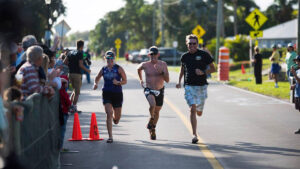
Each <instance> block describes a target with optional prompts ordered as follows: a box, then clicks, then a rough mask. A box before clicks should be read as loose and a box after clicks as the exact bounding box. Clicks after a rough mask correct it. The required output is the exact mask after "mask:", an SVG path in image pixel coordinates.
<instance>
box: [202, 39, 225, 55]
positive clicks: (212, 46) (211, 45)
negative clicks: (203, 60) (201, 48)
mask: <svg viewBox="0 0 300 169" xmlns="http://www.w3.org/2000/svg"><path fill="white" fill-rule="evenodd" d="M216 44H217V39H216V38H213V39H211V40H209V41H208V43H207V45H206V47H207V49H208V50H209V51H210V53H211V55H212V56H215V53H216ZM221 46H224V39H223V38H220V47H221Z"/></svg>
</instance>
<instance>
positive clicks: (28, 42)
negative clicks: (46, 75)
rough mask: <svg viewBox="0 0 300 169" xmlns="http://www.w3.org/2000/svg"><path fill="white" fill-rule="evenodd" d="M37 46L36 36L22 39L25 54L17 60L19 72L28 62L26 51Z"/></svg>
mask: <svg viewBox="0 0 300 169" xmlns="http://www.w3.org/2000/svg"><path fill="white" fill-rule="evenodd" d="M36 44H37V40H36V38H35V36H33V35H27V36H24V37H23V39H22V47H23V51H24V52H23V54H21V55H20V57H18V59H17V60H16V66H17V71H18V70H19V68H20V67H21V66H22V65H23V64H24V63H25V62H26V50H27V49H28V48H29V47H30V46H32V45H36Z"/></svg>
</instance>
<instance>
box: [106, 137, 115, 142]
mask: <svg viewBox="0 0 300 169" xmlns="http://www.w3.org/2000/svg"><path fill="white" fill-rule="evenodd" d="M113 142H114V141H113V139H112V138H109V139H107V141H106V143H113Z"/></svg>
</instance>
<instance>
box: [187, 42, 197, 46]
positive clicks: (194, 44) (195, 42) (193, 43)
mask: <svg viewBox="0 0 300 169" xmlns="http://www.w3.org/2000/svg"><path fill="white" fill-rule="evenodd" d="M188 44H189V45H196V44H197V43H196V42H195V43H188Z"/></svg>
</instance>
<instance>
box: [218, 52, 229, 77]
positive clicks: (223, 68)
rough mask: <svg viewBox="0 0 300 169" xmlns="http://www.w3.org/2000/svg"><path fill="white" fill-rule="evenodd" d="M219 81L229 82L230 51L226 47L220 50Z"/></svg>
mask: <svg viewBox="0 0 300 169" xmlns="http://www.w3.org/2000/svg"><path fill="white" fill-rule="evenodd" d="M218 79H219V80H222V81H226V80H229V49H228V48H226V47H221V48H220V49H219V64H218Z"/></svg>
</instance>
